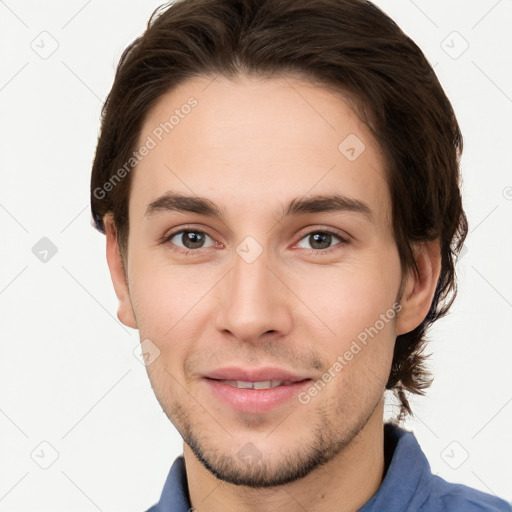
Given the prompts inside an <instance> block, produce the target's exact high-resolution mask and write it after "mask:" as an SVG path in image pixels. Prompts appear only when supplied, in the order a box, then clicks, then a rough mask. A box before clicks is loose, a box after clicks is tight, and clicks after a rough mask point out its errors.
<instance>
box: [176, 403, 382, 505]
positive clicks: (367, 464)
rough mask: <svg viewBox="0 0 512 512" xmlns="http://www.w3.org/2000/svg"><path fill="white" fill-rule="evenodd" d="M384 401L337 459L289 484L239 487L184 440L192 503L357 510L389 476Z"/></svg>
mask: <svg viewBox="0 0 512 512" xmlns="http://www.w3.org/2000/svg"><path fill="white" fill-rule="evenodd" d="M382 418H383V403H382V401H381V402H380V403H379V405H378V406H377V408H376V409H375V411H374V412H373V414H372V416H371V417H370V419H369V420H368V422H367V423H366V425H365V426H364V427H363V429H362V430H361V431H360V432H359V433H358V434H357V435H356V436H355V437H354V439H352V441H351V442H350V443H349V444H348V445H347V446H345V448H343V450H342V451H341V452H340V453H338V454H337V455H336V456H335V457H334V458H333V459H331V460H330V461H329V462H327V463H326V464H324V465H322V466H321V467H319V468H317V469H316V470H314V471H312V472H311V473H310V474H308V475H307V476H305V477H303V478H301V479H300V480H297V481H295V482H291V483H289V484H286V485H282V486H278V487H272V488H259V489H254V488H250V487H245V486H235V485H231V484H228V483H226V482H223V481H221V480H219V479H217V478H216V477H215V476H213V475H212V474H211V473H210V472H209V471H208V470H207V469H206V468H205V467H204V466H203V465H202V464H201V463H200V462H199V461H198V460H197V458H196V457H195V455H194V454H193V453H192V451H191V449H190V448H189V447H188V445H186V444H185V445H184V450H183V452H184V458H185V466H186V471H187V480H188V486H189V494H190V500H191V505H192V507H193V508H194V510H198V511H202V510H208V511H209V512H221V511H222V512H223V511H225V510H230V511H233V512H246V511H249V510H251V511H252V510H254V509H255V504H257V509H258V511H261V512H267V511H274V510H276V509H277V508H283V509H284V510H287V511H290V512H304V510H308V511H313V510H314V511H315V512H323V511H328V510H330V511H332V510H337V511H339V512H354V511H356V510H358V509H359V508H360V507H362V506H363V505H364V504H365V503H366V502H367V501H368V500H369V499H370V498H371V497H372V496H373V494H375V492H376V491H377V489H378V488H379V486H380V484H381V483H382V479H383V477H384V471H385V462H384V426H383V420H382Z"/></svg>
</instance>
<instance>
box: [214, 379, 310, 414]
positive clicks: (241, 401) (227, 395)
mask: <svg viewBox="0 0 512 512" xmlns="http://www.w3.org/2000/svg"><path fill="white" fill-rule="evenodd" d="M205 380H206V383H207V385H208V386H209V387H210V389H211V390H212V392H213V394H214V395H215V396H217V397H218V398H219V399H220V400H221V401H223V402H224V403H226V404H227V405H229V406H230V407H232V408H233V409H236V410H237V411H240V412H247V413H252V414H258V413H262V412H266V411H270V410H271V409H274V408H276V407H278V406H279V405H282V404H284V403H286V402H288V401H289V400H291V399H292V398H295V397H297V395H298V394H299V393H300V391H301V390H302V389H304V388H306V387H307V386H309V385H310V382H311V379H307V380H303V381H301V382H294V383H293V384H288V385H286V386H277V387H275V388H269V389H239V388H235V387H233V386H230V385H229V384H225V383H223V382H220V381H218V380H213V379H205Z"/></svg>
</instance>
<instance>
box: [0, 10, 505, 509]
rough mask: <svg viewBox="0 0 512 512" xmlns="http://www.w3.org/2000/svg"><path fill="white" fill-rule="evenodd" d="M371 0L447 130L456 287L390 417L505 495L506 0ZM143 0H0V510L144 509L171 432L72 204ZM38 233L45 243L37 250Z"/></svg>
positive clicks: (79, 199)
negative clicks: (458, 211) (418, 57)
mask: <svg viewBox="0 0 512 512" xmlns="http://www.w3.org/2000/svg"><path fill="white" fill-rule="evenodd" d="M376 3H377V4H378V5H379V6H381V7H382V8H383V9H384V10H386V11H387V12H388V13H389V14H390V15H391V17H393V19H395V20H396V21H397V22H398V24H399V25H400V26H401V27H402V28H403V29H404V30H405V31H406V32H407V33H408V34H409V35H410V36H411V37H412V38H413V39H414V40H415V41H416V42H417V43H418V45H419V46H420V47H421V48H422V49H423V51H424V52H425V54H426V55H427V57H428V58H429V60H430V62H431V63H432V65H435V70H436V72H437V73H438V76H439V78H440V80H441V82H442V84H443V86H444V88H445V90H446V92H447V94H448V96H449V97H450V99H451V100H452V103H453V105H454V108H455V111H456V114H457V116H458V119H459V122H460V124H461V128H462V131H463V135H464V143H465V152H464V158H463V176H464V187H463V194H464V204H465V208H466V211H467V214H468V218H469V222H470V234H469V236H468V239H467V245H466V247H467V252H465V255H464V257H463V258H462V259H461V261H460V264H459V266H458V274H459V283H460V293H459V296H458V298H457V300H456V302H455V305H454V307H453V308H452V312H451V314H450V315H449V317H448V318H446V319H444V320H441V321H440V322H439V323H438V325H437V326H436V328H435V329H433V330H432V331H431V333H430V338H431V340H432V341H431V344H430V349H431V352H433V356H432V358H431V363H432V370H433V372H434V374H435V382H434V384H433V386H432V387H431V388H430V390H429V391H428V395H427V396H426V397H424V398H418V399H415V400H414V401H413V403H412V405H413V408H414V411H415V413H416V417H415V419H413V420H411V421H408V423H407V424H406V427H407V428H409V429H411V430H413V431H414V432H415V433H416V436H417V438H418V440H419V442H420V444H421V446H422V448H423V450H424V451H425V453H426V454H427V457H428V459H429V461H430V463H431V467H432V470H433V472H434V473H437V474H439V475H440V476H442V477H444V478H445V479H447V480H449V481H453V482H460V483H465V484H467V485H469V486H472V487H476V488H478V489H481V490H483V491H486V492H489V493H495V494H497V495H499V496H501V497H504V498H506V499H508V500H512V489H511V486H510V483H511V477H512V472H511V470H510V460H511V455H512V446H511V440H510V439H511V437H510V433H511V432H512V386H511V376H510V375H511V372H510V360H511V358H512V336H511V333H510V323H511V320H512V270H511V261H512V243H511V236H512V188H511V187H512V165H511V164H512V156H511V155H512V153H511V151H510V149H511V146H512V139H511V136H512V130H511V119H512V65H511V64H512V62H511V61H512V58H511V50H512V30H511V27H512V1H511V0H500V1H497V0H481V1H467V0H466V1H462V0H450V1H446V0H435V1H434V0H415V1H414V2H413V1H412V0H402V1H396V0H395V1H392V0H379V1H378V2H376ZM158 5H159V2H158V1H148V0H145V1H142V0H138V1H130V2H126V1H113V0H109V1H101V2H100V1H99V0H89V1H87V0H73V1H70V0H68V1H63V0H61V1H53V2H51V1H50V2H41V1H36V0H30V1H28V0H25V1H21V0H5V1H3V0H2V1H0V38H1V41H0V44H1V55H2V59H1V63H0V73H1V74H0V109H1V112H0V119H1V124H0V130H1V132H0V144H1V153H0V155H1V160H0V163H1V179H2V182H1V187H0V222H1V229H2V233H3V235H2V240H3V244H2V251H1V253H2V260H1V264H0V310H1V312H2V321H1V343H2V348H1V350H2V351H1V358H0V365H1V368H0V380H1V381H0V385H1V390H2V401H1V406H0V429H1V432H2V435H1V460H2V463H1V465H0V510H2V511H46V510H48V511H50V510H51V511H53V512H58V511H84V512H85V511H95V510H100V511H121V510H122V511H134V512H138V511H142V510H145V509H146V508H148V507H149V506H150V505H151V504H153V503H154V502H156V501H157V499H158V497H159V495H160V492H161V490H162V486H163V483H164V480H165V478H166V476H167V473H168V470H169V468H170V465H171V463H172V461H173V460H174V459H175V457H176V456H177V455H178V454H179V453H181V450H182V448H181V440H180V437H179V435H178V434H177V432H176V431H175V430H174V427H172V425H171V424H170V423H169V421H168V419H167V418H166V416H165V415H164V414H163V412H162V411H161V408H160V406H159V404H158V403H157V401H156V399H155V397H154V395H153V392H152V390H151V387H150V384H149V381H148V378H147V375H146V372H145V368H144V366H143V365H142V364H141V363H140V362H139V361H138V360H137V359H136V358H135V356H134V355H133V350H134V347H135V346H136V345H137V343H138V336H137V334H138V333H137V332H136V331H132V330H130V329H128V328H125V327H124V326H122V325H121V324H120V323H119V321H118V320H117V318H116V306H117V302H116V298H115V295H114V291H113V289H112V285H111V281H110V276H109V274H108V270H107V265H106V261H105V257H104V253H105V239H104V236H102V235H100V234H99V233H97V232H96V231H95V230H94V229H93V228H92V227H91V224H90V214H89V180H90V168H91V163H92V159H93V156H94V150H95V144H96V138H97V135H98V130H99V117H100V108H101V106H102V101H103V100H104V99H105V97H106V95H107V93H108V91H109V89H110V86H111V84H112V81H113V75H114V70H115V66H116V64H117V61H118V59H119V57H120V55H121V52H122V50H123V49H124V48H125V47H126V45H127V44H128V43H130V42H131V41H132V40H133V39H134V38H135V37H136V36H137V35H139V34H140V33H141V32H142V31H143V30H144V28H145V24H146V21H147V19H148V18H149V15H150V14H151V12H152V11H153V9H154V8H155V7H156V6H158ZM44 31H45V32H46V33H45V34H43V35H40V34H41V32H44ZM454 31H456V32H457V33H458V34H453V32H454ZM49 34H50V35H49ZM52 38H53V39H52ZM53 40H54V41H53ZM466 42H467V43H466ZM57 44H58V48H57V49H56V51H55V52H54V53H53V54H52V55H50V56H48V58H45V59H44V58H41V56H40V55H39V54H38V53H37V51H35V50H34V49H33V48H38V47H39V48H41V49H39V52H43V51H49V49H52V45H53V46H56V45H57ZM466 44H468V45H469V47H468V48H467V50H466V51H465V52H464V53H462V54H461V55H460V56H459V54H460V53H461V51H462V50H463V49H464V48H465V46H466ZM31 45H32V46H31ZM43 46H44V48H45V49H46V50H43V49H42V47H43ZM44 56H46V55H44ZM454 57H457V58H454ZM42 237H48V238H49V239H50V240H51V241H52V243H53V244H55V246H56V248H57V250H58V252H57V253H56V254H55V255H54V256H53V257H51V258H49V261H47V262H46V263H44V262H41V261H40V260H39V259H38V258H37V257H36V256H35V255H34V254H33V252H32V248H33V246H34V245H35V244H36V243H37V242H38V241H39V240H40V239H41V238H42ZM43 441H44V442H46V443H49V445H51V447H53V448H51V447H50V446H49V445H48V444H43V445H40V443H41V442H43ZM34 450H35V452H34ZM54 450H55V451H56V452H57V453H58V458H57V460H56V461H55V462H54V463H53V464H52V465H51V466H50V467H49V468H48V469H42V468H40V467H39V465H38V463H39V464H43V465H44V464H49V463H50V462H51V461H52V454H54ZM31 453H34V454H33V455H32V457H31ZM466 457H467V459H466V460H464V459H465V458H466ZM36 460H37V461H38V463H36ZM456 466H460V467H458V468H457V469H454V467H456Z"/></svg>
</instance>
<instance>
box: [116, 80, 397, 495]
mask: <svg viewBox="0 0 512 512" xmlns="http://www.w3.org/2000/svg"><path fill="white" fill-rule="evenodd" d="M212 80H213V79H212V78H195V79H192V80H189V81H187V82H186V83H184V84H182V85H181V86H180V87H178V88H176V89H174V90H172V91H171V92H169V93H167V94H166V95H165V96H163V97H162V98H161V100H160V101H159V103H158V104H157V105H156V106H155V107H154V108H153V109H152V110H151V111H150V112H149V113H148V116H147V117H146V119H145V123H144V126H143V129H142V131H141V135H140V141H139V142H140V145H141V146H142V145H143V144H146V143H147V142H148V141H149V139H148V137H150V138H151V139H152V140H153V141H154V142H155V145H154V147H151V148H150V150H149V151H148V152H147V154H146V156H144V158H142V159H141V161H140V162H139V163H138V165H137V167H136V169H135V171H133V172H134V175H133V182H132V187H131V195H130V202H129V225H130V228H129V230H130V231H129V238H128V248H127V261H126V262H125V263H126V271H127V280H128V288H127V290H128V292H127V293H129V296H128V299H126V300H124V299H123V300H121V306H120V312H119V317H120V318H121V319H122V320H123V321H124V322H125V323H126V324H128V325H133V326H134V327H135V326H136V327H137V328H138V329H139V331H140V338H141V340H144V341H143V343H144V344H145V347H146V349H147V350H148V352H149V354H150V359H149V361H150V362H151V363H150V364H149V365H148V366H147V372H148V375H149V378H150V381H151V384H152V387H153V389H154V392H155V394H156V397H157V399H158V400H159V402H160V404H161V406H162V408H163V410H164V411H165V413H166V414H167V416H168V417H169V419H170V420H171V421H172V423H173V424H174V425H175V427H176V428H177V429H178V431H179V432H180V434H181V435H182V437H183V439H184V441H185V443H186V449H187V450H190V451H191V453H193V454H194V455H195V456H196V457H197V459H198V460H200V461H201V462H202V463H203V464H204V465H205V466H206V467H207V468H208V469H209V470H210V471H211V472H212V473H213V474H215V475H216V476H217V477H219V478H221V479H223V480H225V481H228V482H231V483H235V484H244V485H249V486H253V487H258V486H269V485H278V484H283V483H286V482H290V481H293V480H295V479H297V478H300V477H302V476H304V475H306V474H307V473H309V472H311V471H312V470H313V469H315V468H316V467H318V466H319V465H321V464H323V463H325V462H327V461H329V460H331V459H332V458H334V457H336V456H337V455H338V454H339V453H340V452H341V451H342V450H343V449H344V447H346V446H347V445H349V444H350V443H351V441H352V440H353V439H354V436H355V435H356V434H357V433H358V432H359V431H360V430H361V429H362V428H363V427H364V426H365V424H367V422H368V420H369V419H370V418H371V417H372V415H375V414H381V413H382V409H381V408H380V407H379V404H381V399H382V395H383V392H384V389H385V384H386V381H387V378H388V375H389V372H390V367H391V361H392V354H393V346H394V342H395V338H396V335H397V312H398V310H399V309H400V306H397V299H398V295H399V290H400V285H401V279H402V272H401V268H400V262H399V256H398V251H397V247H396V245H395V242H394V240H393V237H392V234H391V223H390V215H391V213H390V212H391V203H390V196H389V190H388V186H387V184H386V176H385V172H384V162H383V159H382V157H381V154H380V153H379V149H378V146H377V144H376V142H375V140H374V139H373V138H372V136H371V135H370V132H369V130H368V129H367V128H366V126H365V125H364V124H362V123H361V122H360V121H359V119H358V116H357V115H356V114H355V113H354V112H353V111H352V110H351V108H350V107H349V106H348V104H347V103H346V101H345V100H344V99H343V97H341V96H340V95H337V94H335V93H334V92H331V91H328V90H327V89H323V88H320V87H318V86H313V85H308V84H306V83H304V82H299V81H298V80H294V79H293V78H292V77H288V78H287V79H282V78H275V79H269V78H266V79H255V78H248V77H240V78H238V79H236V80H228V79H226V78H222V77H217V78H216V79H215V80H213V81H212ZM191 97H193V98H194V100H193V101H191V100H190V98H191ZM194 102H195V105H194V106H193V107H191V108H185V107H183V106H184V105H187V104H189V105H191V104H192V103H194ZM177 109H178V114H177V117H179V121H178V122H176V119H174V120H173V121H172V122H173V127H172V129H169V126H168V125H165V124H164V125H163V126H167V131H168V133H166V131H165V130H163V129H162V125H161V123H165V122H166V121H169V119H170V116H171V115H173V114H175V111H176V110H177ZM158 128H160V130H158ZM160 139H161V140H160ZM149 146H153V144H152V143H149V144H148V147H149ZM118 286H121V285H120V284H118ZM118 295H119V293H118ZM121 295H122V294H121ZM393 308H394V309H393ZM153 359H154V360H153Z"/></svg>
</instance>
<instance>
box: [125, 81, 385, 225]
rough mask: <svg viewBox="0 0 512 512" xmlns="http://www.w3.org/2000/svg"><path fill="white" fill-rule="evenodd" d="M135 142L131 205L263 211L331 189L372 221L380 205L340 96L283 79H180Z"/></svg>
mask: <svg viewBox="0 0 512 512" xmlns="http://www.w3.org/2000/svg"><path fill="white" fill-rule="evenodd" d="M143 145H147V146H148V147H149V146H151V149H150V150H149V151H147V152H146V153H147V154H146V155H145V156H144V157H143V158H142V159H140V161H139V163H138V164H137V167H136V169H135V175H134V176H133V183H132V194H131V198H130V202H131V203H132V202H134V203H135V205H136V206H138V207H139V208H143V207H144V204H146V205H147V204H149V203H150V202H151V201H153V200H154V199H155V198H156V197H157V196H158V195H160V194H162V193H163V192H166V191H178V192H181V193H186V194H187V195H190V194H191V193H192V194H196V195H199V196H207V197H208V196H209V197H212V199H213V198H214V197H215V194H218V196H217V197H218V198H219V199H220V196H222V197H223V198H224V199H225V198H226V197H229V198H230V199H231V202H234V201H236V200H238V201H239V203H240V204H243V203H244V201H246V203H245V204H247V201H249V202H252V203H256V202H257V203H262V202H263V203H265V204H267V205H269V206H271V204H272V202H273V200H274V199H273V198H277V197H280V198H281V199H282V200H284V199H285V197H284V196H289V197H297V196H302V195H305V194H308V193H311V194H325V193H332V192H333V191H336V192H339V193H343V194H345V195H352V196H357V195H359V196H364V198H366V200H367V201H368V200H369V201H370V202H373V203H374V207H375V208H376V209H381V210H382V211H380V212H376V213H377V215H378V214H379V213H385V210H386V209H387V207H388V204H387V203H388V201H389V197H388V187H387V182H386V177H385V171H384V163H383V158H382V155H381V153H380V151H379V147H378V145H377V144H376V142H375V140H374V138H373V137H372V135H371V133H370V131H369V129H368V128H367V126H366V125H365V124H364V123H362V122H361V121H360V119H359V118H358V116H357V114H356V113H355V112H354V111H353V110H352V109H351V107H350V105H349V104H348V103H347V101H346V100H345V99H344V98H343V97H342V96H341V94H336V93H335V92H333V91H331V90H328V89H326V88H322V87H320V86H316V85H312V84H310V83H307V82H304V81H300V80H297V79H295V78H293V77H291V76H282V77H279V78H277V77H276V78H254V77H247V76H242V77H239V78H237V79H227V78H225V77H222V76H217V77H196V78H194V79H190V80H188V81H186V82H184V83H183V84H181V85H180V86H178V87H176V88H174V89H173V90H171V91H170V92H167V93H166V94H164V95H163V96H162V97H161V98H160V100H159V101H158V102H157V104H156V105H155V106H154V107H153V108H152V109H151V110H150V111H149V112H148V115H147V116H146V119H145V122H144V124H143V128H142V130H141V134H140V137H139V144H138V146H139V147H142V146H143ZM274 196H275V197H274ZM356 198H357V197H356ZM359 199H363V197H359ZM132 200H133V201H132Z"/></svg>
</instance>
